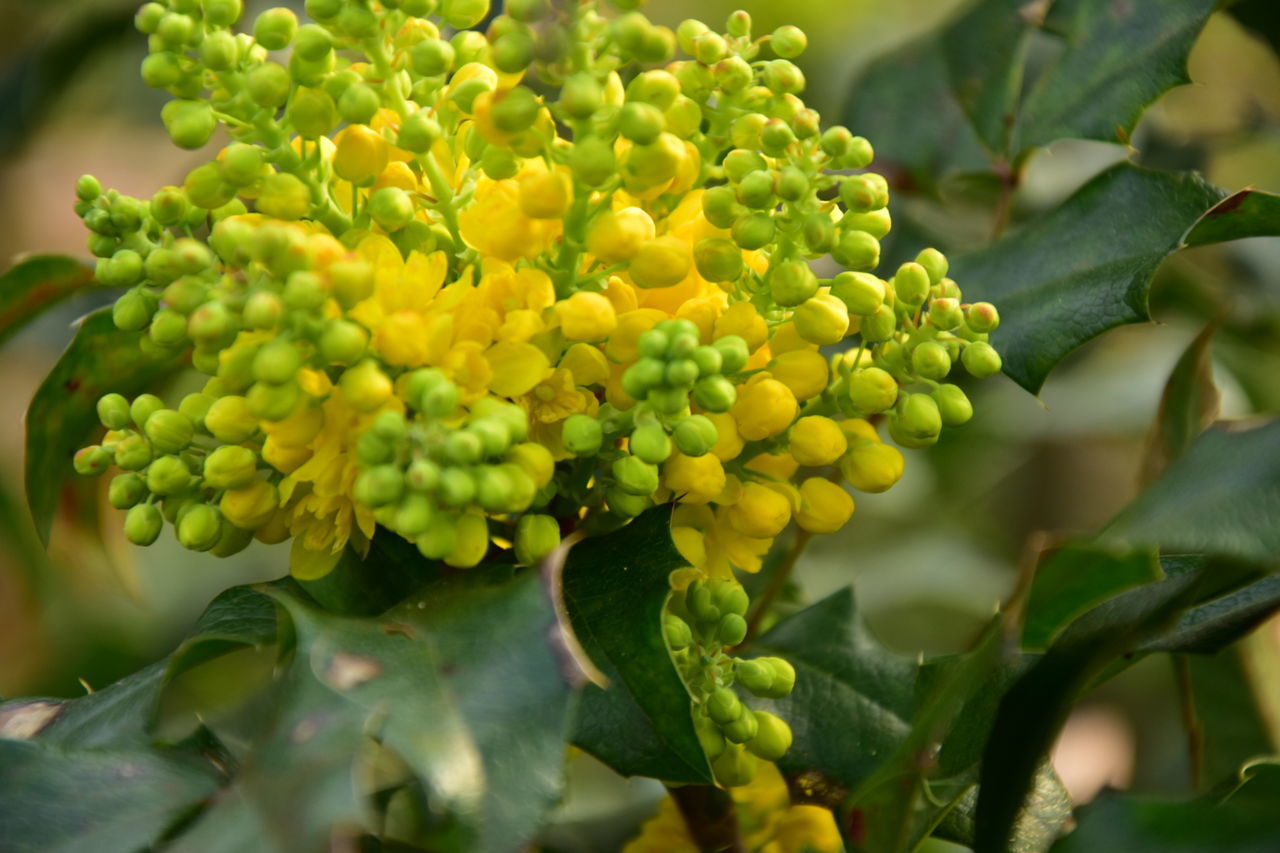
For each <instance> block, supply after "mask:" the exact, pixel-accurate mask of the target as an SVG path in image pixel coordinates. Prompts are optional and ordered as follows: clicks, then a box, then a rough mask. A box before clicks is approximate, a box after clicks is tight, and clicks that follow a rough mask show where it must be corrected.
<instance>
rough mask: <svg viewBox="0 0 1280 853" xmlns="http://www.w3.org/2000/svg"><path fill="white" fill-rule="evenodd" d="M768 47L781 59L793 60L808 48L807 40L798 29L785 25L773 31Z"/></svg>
mask: <svg viewBox="0 0 1280 853" xmlns="http://www.w3.org/2000/svg"><path fill="white" fill-rule="evenodd" d="M769 46H770V47H772V48H773V52H774V53H776V54H777V55H778V56H780V57H782V58H783V59H795V58H796V57H797V56H799V55H800V54H802V53H804V49H805V48H806V47H808V46H809V39H808V37H807V36H805V34H804V31H803V30H801V29H800V28H799V27H793V26H791V25H790V24H787V25H784V26H781V27H778V28H777V29H776V30H774V31H773V34H772V35H771V36H770V38H769Z"/></svg>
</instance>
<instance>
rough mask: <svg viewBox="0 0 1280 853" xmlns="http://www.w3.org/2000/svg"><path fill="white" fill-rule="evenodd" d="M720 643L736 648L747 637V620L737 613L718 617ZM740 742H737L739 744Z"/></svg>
mask: <svg viewBox="0 0 1280 853" xmlns="http://www.w3.org/2000/svg"><path fill="white" fill-rule="evenodd" d="M716 633H717V634H718V635H719V637H720V642H721V643H723V644H724V645H726V646H736V645H738V643H741V642H742V641H743V640H745V639H746V637H747V620H745V619H743V618H742V617H741V616H740V615H738V614H737V613H726V614H724V615H723V616H721V617H720V625H719V626H718V627H717V628H716ZM741 742H742V741H737V743H741Z"/></svg>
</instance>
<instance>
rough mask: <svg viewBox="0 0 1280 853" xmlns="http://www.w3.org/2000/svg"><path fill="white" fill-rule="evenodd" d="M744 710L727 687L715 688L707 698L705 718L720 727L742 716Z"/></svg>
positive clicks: (739, 701)
mask: <svg viewBox="0 0 1280 853" xmlns="http://www.w3.org/2000/svg"><path fill="white" fill-rule="evenodd" d="M744 710H745V709H744V708H743V707H742V702H741V700H739V699H738V695H737V694H736V693H734V692H733V691H732V690H730V689H729V688H728V687H717V688H716V689H715V691H714V692H713V693H712V694H711V695H710V696H708V697H707V716H709V717H710V718H711V719H712V720H714V721H716V722H717V723H719V724H720V725H721V726H722V727H723V726H724V725H725V724H727V723H732V722H733V721H734V720H736V719H738V718H740V717H741V716H742V715H743V712H744Z"/></svg>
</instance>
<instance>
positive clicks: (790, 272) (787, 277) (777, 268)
mask: <svg viewBox="0 0 1280 853" xmlns="http://www.w3.org/2000/svg"><path fill="white" fill-rule="evenodd" d="M768 280H769V293H770V294H771V295H772V296H773V301H774V302H776V303H777V304H778V305H784V306H792V305H799V304H800V303H802V302H804V301H805V300H807V299H809V298H810V297H812V296H813V295H814V294H816V293H817V292H818V277H817V276H815V275H814V274H813V270H811V269H809V265H808V264H806V263H805V262H804V261H783V262H782V263H780V264H776V265H774V266H773V267H772V268H770V270H769V275H768ZM846 327H847V321H846ZM841 337H843V335H841Z"/></svg>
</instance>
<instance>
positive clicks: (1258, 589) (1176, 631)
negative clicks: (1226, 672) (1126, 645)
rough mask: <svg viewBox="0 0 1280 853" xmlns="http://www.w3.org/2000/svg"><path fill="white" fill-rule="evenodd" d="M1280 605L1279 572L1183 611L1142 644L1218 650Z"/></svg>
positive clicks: (1158, 649)
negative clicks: (1164, 629) (1162, 631)
mask: <svg viewBox="0 0 1280 853" xmlns="http://www.w3.org/2000/svg"><path fill="white" fill-rule="evenodd" d="M1277 609H1280V575H1272V576H1270V577H1266V578H1263V579H1262V580H1260V581H1258V582H1256V583H1253V584H1250V585H1249V586H1246V587H1244V588H1242V589H1239V590H1236V591H1234V592H1231V593H1228V594H1227V595H1224V596H1222V597H1220V598H1215V599H1212V600H1210V601H1207V602H1205V603H1204V604H1201V605H1199V606H1197V607H1193V608H1191V609H1190V610H1188V611H1187V612H1186V613H1184V614H1183V615H1182V618H1181V619H1179V620H1178V624H1176V625H1174V626H1173V627H1172V628H1170V629H1169V630H1168V631H1166V632H1164V633H1162V634H1159V635H1157V636H1155V637H1153V638H1152V639H1151V640H1149V641H1147V642H1146V643H1144V644H1143V645H1142V651H1147V652H1193V653H1196V654H1215V653H1216V652H1219V651H1221V650H1222V649H1224V648H1226V647H1227V646H1228V645H1230V644H1231V643H1233V642H1235V641H1236V640H1238V639H1240V638H1241V637H1243V636H1244V635H1245V634H1247V633H1248V632H1249V631H1252V630H1253V629H1254V628H1256V627H1257V626H1258V625H1260V624H1261V623H1262V622H1263V621H1264V620H1265V619H1266V618H1267V617H1269V616H1270V615H1271V614H1273V613H1275V612H1276V610H1277Z"/></svg>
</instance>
